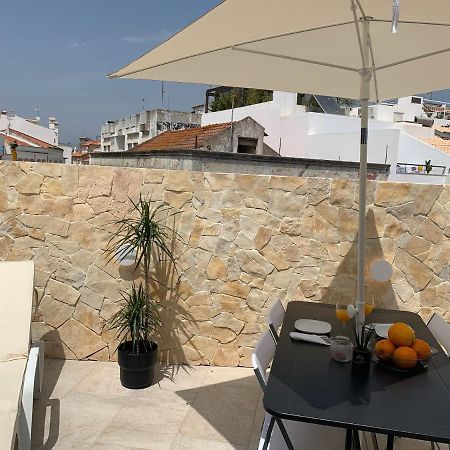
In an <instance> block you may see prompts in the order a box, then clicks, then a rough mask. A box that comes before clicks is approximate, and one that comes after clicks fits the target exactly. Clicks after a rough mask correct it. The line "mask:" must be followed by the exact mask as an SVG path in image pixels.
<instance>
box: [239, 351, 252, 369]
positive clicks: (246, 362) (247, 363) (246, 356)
mask: <svg viewBox="0 0 450 450" xmlns="http://www.w3.org/2000/svg"><path fill="white" fill-rule="evenodd" d="M253 352H254V348H251V347H240V348H239V358H240V359H239V367H253V364H252V355H253Z"/></svg>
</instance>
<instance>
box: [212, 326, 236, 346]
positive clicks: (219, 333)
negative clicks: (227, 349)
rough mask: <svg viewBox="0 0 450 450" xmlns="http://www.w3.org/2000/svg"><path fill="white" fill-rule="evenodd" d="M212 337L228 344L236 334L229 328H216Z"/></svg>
mask: <svg viewBox="0 0 450 450" xmlns="http://www.w3.org/2000/svg"><path fill="white" fill-rule="evenodd" d="M211 337H212V338H213V339H216V340H218V341H219V342H220V343H221V344H228V343H229V342H233V341H234V340H235V339H236V334H235V333H234V331H232V330H230V329H229V328H214V329H213V331H212V334H211Z"/></svg>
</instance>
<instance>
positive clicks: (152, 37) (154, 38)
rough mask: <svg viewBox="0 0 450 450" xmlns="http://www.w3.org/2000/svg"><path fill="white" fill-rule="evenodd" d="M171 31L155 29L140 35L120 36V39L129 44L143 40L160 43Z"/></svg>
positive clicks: (142, 41) (143, 41)
mask: <svg viewBox="0 0 450 450" xmlns="http://www.w3.org/2000/svg"><path fill="white" fill-rule="evenodd" d="M171 35H172V33H171V32H170V31H165V30H161V31H155V32H154V33H151V34H147V35H141V36H122V37H121V40H122V41H124V42H128V43H130V44H142V43H145V42H154V43H160V42H163V41H165V40H167V39H168V38H169V37H170V36H171Z"/></svg>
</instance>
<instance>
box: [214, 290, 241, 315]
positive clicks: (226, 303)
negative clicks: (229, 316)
mask: <svg viewBox="0 0 450 450" xmlns="http://www.w3.org/2000/svg"><path fill="white" fill-rule="evenodd" d="M219 305H220V308H221V310H222V311H225V312H229V313H235V312H237V311H239V310H240V309H241V308H242V306H243V305H244V301H243V300H242V299H240V298H238V297H232V296H230V295H224V294H223V295H220V296H219Z"/></svg>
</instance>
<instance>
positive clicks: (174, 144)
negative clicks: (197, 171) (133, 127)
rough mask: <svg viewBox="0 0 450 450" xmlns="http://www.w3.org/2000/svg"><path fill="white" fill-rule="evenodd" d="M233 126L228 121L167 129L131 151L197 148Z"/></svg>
mask: <svg viewBox="0 0 450 450" xmlns="http://www.w3.org/2000/svg"><path fill="white" fill-rule="evenodd" d="M230 127H231V124H230V123H229V122H228V123H219V124H214V125H208V126H206V127H198V128H188V129H185V130H179V131H166V132H165V133H162V134H160V135H159V136H156V137H154V138H153V139H150V140H148V141H146V142H143V143H142V144H140V145H137V146H136V147H133V148H132V149H131V150H130V151H131V152H146V151H151V150H172V149H187V150H188V149H195V148H199V147H202V145H203V143H204V142H205V141H206V140H207V139H210V138H211V137H213V136H216V135H218V134H220V133H221V132H222V131H225V130H227V129H228V128H230Z"/></svg>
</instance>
